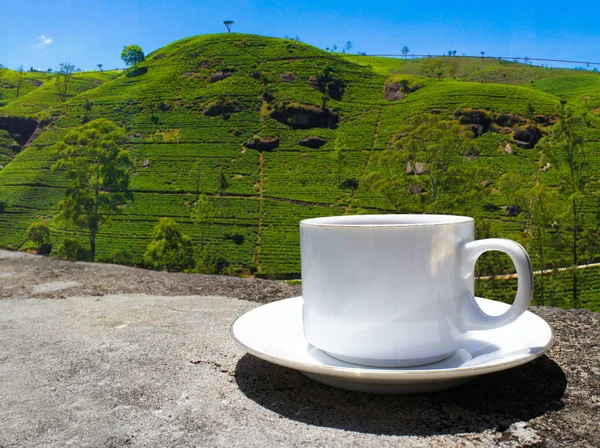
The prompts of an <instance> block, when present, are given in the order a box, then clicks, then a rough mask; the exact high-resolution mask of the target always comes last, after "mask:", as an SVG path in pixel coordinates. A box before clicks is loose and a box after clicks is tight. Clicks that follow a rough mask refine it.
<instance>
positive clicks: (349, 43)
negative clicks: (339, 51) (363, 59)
mask: <svg viewBox="0 0 600 448" xmlns="http://www.w3.org/2000/svg"><path fill="white" fill-rule="evenodd" d="M350 50H352V42H350V41H347V42H346V46H345V47H344V53H350Z"/></svg>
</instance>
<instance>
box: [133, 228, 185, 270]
mask: <svg viewBox="0 0 600 448" xmlns="http://www.w3.org/2000/svg"><path fill="white" fill-rule="evenodd" d="M144 262H145V263H146V264H147V265H148V266H152V267H153V268H154V269H159V270H166V271H183V270H189V269H192V268H193V267H194V247H193V243H192V239H191V238H190V237H189V236H187V235H185V234H183V233H181V230H180V229H179V225H178V224H177V223H176V222H175V221H174V220H172V219H171V218H160V220H159V221H158V224H157V225H156V227H155V228H154V231H153V232H152V241H151V243H150V244H149V245H148V248H147V250H146V253H144Z"/></svg>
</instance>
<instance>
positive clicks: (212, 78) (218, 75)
mask: <svg viewBox="0 0 600 448" xmlns="http://www.w3.org/2000/svg"><path fill="white" fill-rule="evenodd" d="M230 76H233V73H232V72H228V71H222V72H214V73H211V74H210V75H209V76H208V78H206V82H208V83H213V82H217V81H222V80H224V79H225V78H229V77H230Z"/></svg>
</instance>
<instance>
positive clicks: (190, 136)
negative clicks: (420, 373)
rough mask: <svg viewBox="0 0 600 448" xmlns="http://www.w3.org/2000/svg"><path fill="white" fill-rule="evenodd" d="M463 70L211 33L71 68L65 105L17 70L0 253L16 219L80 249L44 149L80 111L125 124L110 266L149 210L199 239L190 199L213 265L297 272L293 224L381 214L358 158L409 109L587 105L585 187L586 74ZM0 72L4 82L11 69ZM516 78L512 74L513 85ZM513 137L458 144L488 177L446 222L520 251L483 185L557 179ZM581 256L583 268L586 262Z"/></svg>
mask: <svg viewBox="0 0 600 448" xmlns="http://www.w3.org/2000/svg"><path fill="white" fill-rule="evenodd" d="M445 59H447V58H445ZM472 65H473V64H471V65H468V64H467V65H465V66H464V67H462V68H461V69H460V70H459V71H457V76H456V78H457V79H448V78H447V77H441V78H442V79H437V77H434V78H425V77H422V76H421V75H422V73H420V71H419V69H418V62H417V61H411V60H407V61H404V60H393V59H386V58H370V59H369V57H363V56H350V55H337V54H332V53H327V52H324V51H321V50H319V49H317V48H314V47H311V46H308V45H305V44H302V43H299V42H295V41H291V40H285V39H274V38H266V37H260V36H253V35H240V34H224V35H210V36H198V37H192V38H188V39H184V40H181V41H178V42H175V43H173V44H171V45H169V46H167V47H165V48H162V49H160V50H158V51H156V52H154V53H152V54H150V55H148V57H147V58H146V61H145V62H144V63H142V64H141V65H140V69H139V70H138V72H134V71H133V70H130V71H127V72H103V73H99V72H95V73H83V74H76V75H75V77H74V78H73V82H72V89H71V90H70V92H69V97H68V99H67V101H65V102H61V101H59V99H58V96H57V94H56V86H55V85H54V84H53V83H55V82H56V80H55V78H53V77H52V76H51V75H48V74H31V75H29V74H28V76H30V77H31V80H30V81H28V82H29V83H30V85H28V87H27V89H24V90H22V92H21V93H22V94H21V95H20V98H19V99H18V100H17V99H16V95H15V92H14V85H13V84H14V83H13V81H10V83H4V88H3V89H2V91H3V94H4V95H3V99H2V100H0V101H1V102H0V104H3V105H2V106H0V165H2V166H3V168H1V169H0V201H5V202H6V204H7V205H6V208H5V210H4V212H0V247H9V248H13V249H18V248H22V247H24V245H25V244H26V229H27V227H28V225H29V224H30V223H31V222H33V221H34V220H36V219H40V218H41V219H45V220H47V221H48V222H49V225H50V227H51V231H52V243H53V245H54V247H55V248H56V247H57V246H58V245H59V244H60V243H61V241H62V240H63V239H64V238H65V236H67V235H68V236H74V235H75V236H77V237H78V238H80V240H81V242H82V244H87V243H86V241H85V238H84V237H83V235H76V234H75V229H74V228H73V227H72V226H70V227H69V226H68V225H66V224H65V223H62V222H59V221H58V220H57V219H56V214H57V207H58V201H59V200H60V198H61V196H62V194H63V189H64V187H65V185H66V184H65V181H64V179H63V178H62V177H60V175H59V174H58V173H55V174H53V173H51V171H50V167H51V166H52V164H53V161H54V159H53V155H52V151H51V148H52V146H53V145H54V144H55V143H56V142H57V141H59V140H60V139H61V137H63V136H64V135H65V134H66V132H67V131H68V130H69V129H71V128H73V127H75V126H78V125H80V124H81V123H82V120H83V117H84V115H87V116H88V117H87V118H89V119H92V120H93V119H96V118H109V119H111V120H113V121H114V122H116V123H117V124H118V125H120V126H122V127H123V128H124V129H126V131H127V134H128V142H127V144H126V148H127V149H128V150H129V151H130V153H131V155H132V157H133V159H134V161H135V172H134V174H133V177H132V179H131V188H132V190H133V200H132V201H131V202H129V203H128V204H127V205H126V206H125V208H124V209H123V213H122V214H120V215H117V216H115V217H114V219H113V223H112V225H110V226H105V227H102V228H101V230H100V234H99V237H98V259H99V260H102V261H111V259H112V256H113V253H114V251H115V250H116V249H120V250H121V251H125V252H127V253H128V254H130V255H131V257H132V260H133V263H135V264H142V257H143V253H144V251H145V249H146V247H147V245H148V243H149V242H150V234H151V232H152V229H153V227H154V226H155V224H156V223H157V222H158V219H159V218H160V217H171V218H173V219H175V220H176V221H177V222H178V223H179V224H180V226H181V227H182V229H183V231H184V232H185V233H186V234H188V235H190V236H191V237H192V238H193V240H194V241H195V242H196V243H199V241H200V235H201V229H200V227H199V225H197V224H194V223H193V221H192V219H191V216H190V214H191V208H192V205H193V203H194V201H195V200H196V196H197V194H198V192H200V191H201V192H204V193H206V194H207V195H208V196H209V197H210V198H211V200H212V201H213V205H214V210H215V216H214V217H213V218H211V219H210V222H209V223H208V224H207V225H206V226H205V228H204V233H205V239H206V240H208V241H209V249H210V251H211V252H212V253H213V254H214V255H215V256H216V257H218V258H220V259H221V260H222V261H223V263H224V264H225V265H229V268H228V269H227V271H226V272H229V273H232V272H237V273H248V272H254V273H255V274H256V275H262V276H267V277H279V278H298V277H299V274H300V260H299V244H298V242H299V234H298V223H299V221H300V220H301V219H303V218H309V217H314V216H326V215H336V214H344V213H348V214H349V213H374V212H377V213H386V212H391V211H392V208H391V206H390V205H389V204H388V203H386V202H385V201H384V199H383V198H382V197H380V196H378V195H376V194H375V193H373V192H372V191H369V190H367V189H366V188H365V186H364V185H363V183H362V181H361V180H362V177H363V175H364V174H366V173H369V172H370V171H371V170H373V169H375V167H374V165H373V164H372V158H373V155H374V154H377V153H378V152H379V151H382V150H384V149H386V148H388V147H389V143H390V141H391V140H392V139H393V138H394V137H395V136H396V135H397V133H398V130H399V129H400V128H401V127H402V126H403V125H404V124H405V123H406V122H407V120H408V119H409V118H410V117H412V116H414V115H416V114H420V113H432V112H433V113H436V114H438V115H440V116H442V117H443V118H444V119H448V120H450V119H454V117H455V113H456V112H457V111H458V110H459V109H475V110H482V111H486V113H487V114H488V115H489V116H490V117H496V118H497V117H501V116H502V114H512V115H514V116H518V117H524V116H526V115H527V113H528V109H529V107H530V106H529V105H531V106H532V107H533V108H534V110H535V113H536V114H537V115H538V116H539V117H552V116H554V115H555V114H556V110H557V108H558V105H559V100H560V98H562V97H566V98H568V99H569V100H570V101H572V102H573V104H574V105H576V107H578V108H580V109H581V110H584V108H585V106H589V107H587V110H588V111H590V112H591V113H590V114H589V116H588V121H589V125H588V127H587V128H586V130H585V132H586V142H587V143H586V144H587V145H588V147H589V149H590V154H591V157H590V165H591V169H590V174H591V175H592V176H593V179H594V185H597V181H598V174H597V173H599V172H600V158H599V154H600V118H597V117H596V116H595V113H596V111H595V110H594V107H591V106H590V104H591V103H588V104H584V102H582V101H580V100H581V97H582V95H583V96H589V97H590V98H593V95H595V94H596V93H598V92H600V86H599V87H598V88H597V89H596V84H594V83H595V82H596V79H600V77H596V78H595V77H594V76H596V75H594V74H585V75H581V76H589V79H590V80H594V81H588V80H587V78H586V80H585V81H582V83H583V84H580V85H579V84H577V83H575V84H573V88H572V89H570V88H569V86H570V85H571V84H569V83H568V82H566V81H565V82H562V83H561V81H560V80H561V79H563V78H564V76H567V75H569V76H580V75H579V74H578V73H574V72H572V71H563V72H567V73H566V74H564V73H563V75H564V76H563V77H562V78H561V77H560V76H555V75H556V73H558V72H553V71H552V70H549V69H541V68H532V67H529V66H523V65H522V64H514V63H506V64H504V63H500V62H497V61H493V62H490V63H489V65H488V66H487V67H486V68H485V70H487V73H488V78H486V81H484V82H480V81H481V80H479V79H477V76H478V74H479V73H480V72H481V70H479V71H478V70H477V69H476V68H473V67H472ZM507 70H510V71H511V73H513V75H510V76H509V75H507V76H506V77H503V76H502V74H501V72H502V71H507ZM544 70H546V71H544ZM523 71H526V72H525V73H530V72H532V73H535V76H533V78H531V77H529V78H527V79H525V78H524V77H523V76H522V75H521V74H519V73H522V72H523ZM8 73H9V75H10V79H11V80H12V79H13V78H14V75H15V74H14V72H10V71H8ZM561 73H562V72H561ZM492 74H493V75H492ZM408 78H410V80H411V82H412V83H413V84H415V85H418V86H419V88H418V89H415V90H414V91H412V92H410V93H408V94H406V95H404V96H403V97H402V98H396V99H394V98H390V97H389V96H388V95H387V93H386V92H387V90H388V88H386V85H388V86H389V85H395V84H396V83H398V82H401V81H402V80H403V79H408ZM517 78H519V79H520V80H521V81H523V79H525V81H524V82H516V80H517ZM530 78H531V79H530ZM468 79H470V80H471V81H476V82H469V81H467V80H468ZM489 79H498V80H500V81H502V80H504V81H505V83H503V84H499V83H489V82H487V81H489ZM532 79H533V80H534V82H533V85H532V84H531V82H530V81H531V80H532ZM578 79H579V78H578ZM514 84H523V85H521V86H519V85H514ZM532 87H533V88H532ZM569 89H570V90H569ZM595 89H596V90H595ZM386 96H388V97H387V98H386ZM86 104H91V110H90V111H87V112H86V111H85V109H84V106H85V105H86ZM40 118H43V119H44V120H45V121H47V124H45V125H44V123H43V122H42V121H41V120H40ZM496 118H495V119H496ZM497 119H498V120H499V119H500V118H497ZM3 120H4V121H3ZM511 126H512V127H511ZM541 128H542V129H546V125H544V124H542V125H541ZM32 129H35V135H32V136H29V137H34V138H32V139H30V138H26V137H27V135H26V134H27V133H28V132H31V130H32ZM515 129H516V125H515V124H509V125H508V127H507V126H504V127H502V126H499V125H498V126H497V125H496V124H494V125H493V129H490V130H489V132H484V133H483V134H482V135H481V136H480V137H477V138H476V139H475V140H474V141H475V143H476V145H477V147H478V148H479V154H478V156H477V157H476V158H475V159H474V160H473V161H472V162H471V163H473V164H475V165H476V166H479V167H488V168H490V170H489V173H490V174H489V176H488V178H487V179H485V181H486V182H487V183H489V184H490V185H491V186H492V189H491V191H492V193H491V195H489V196H488V197H486V198H485V199H484V200H482V201H480V202H477V203H469V202H467V201H460V200H459V201H458V205H457V207H456V209H455V210H453V213H456V214H460V213H465V214H470V215H473V216H475V217H476V218H477V220H478V222H479V227H478V232H479V234H480V236H487V235H488V234H486V233H485V232H484V231H483V229H484V228H492V229H493V231H492V233H491V234H490V236H505V237H510V238H514V239H517V240H520V241H522V242H524V243H525V242H526V241H525V238H524V230H525V227H526V225H527V218H526V216H525V214H524V213H520V214H518V215H516V216H510V215H509V214H508V213H507V212H505V211H504V210H503V209H502V208H501V207H503V206H507V205H511V204H510V202H509V200H508V199H507V196H506V193H505V192H504V191H501V190H500V189H498V187H497V183H498V179H499V178H500V177H501V176H502V175H503V174H505V173H517V174H520V175H521V176H522V179H523V183H524V184H527V185H530V186H531V185H533V184H534V183H536V182H542V183H544V184H545V185H549V186H557V185H558V183H559V181H560V179H559V178H557V175H556V172H555V170H553V169H552V168H550V169H548V170H546V171H541V170H540V168H541V165H540V161H541V160H544V158H543V154H542V155H541V154H540V153H539V151H538V150H537V149H536V148H534V149H526V148H520V147H518V146H517V145H516V144H515V142H514V141H513V139H512V132H514V130H515ZM501 130H503V132H504V133H503V132H501ZM309 137H313V140H311V141H313V142H314V141H316V140H315V139H314V137H319V140H318V141H319V143H318V144H316V145H315V144H309V145H308V146H307V144H306V139H307V138H309ZM309 140H310V139H309ZM257 142H258V143H257ZM507 144H508V145H509V146H511V147H512V150H511V151H510V152H508V151H506V147H507ZM336 148H342V149H343V153H344V156H345V157H344V161H343V162H339V163H338V162H336V161H335V159H334V158H333V154H334V150H335V149H336ZM457 163H461V161H460V160H457ZM221 171H223V173H224V174H225V176H226V179H227V183H228V185H227V188H225V190H223V188H221V187H220V186H219V177H220V173H221ZM594 188H595V190H594V191H596V190H597V187H594ZM563 199H564V198H563ZM586 204H587V205H586V209H585V213H586V214H587V215H588V216H589V219H588V221H587V223H588V224H587V225H588V227H589V228H590V229H591V228H592V227H593V226H597V225H598V222H597V218H595V213H596V211H597V203H596V202H595V197H594V196H592V195H591V194H590V197H589V198H588V199H587V202H586ZM486 224H489V225H488V226H487V227H486ZM550 250H553V249H550ZM554 255H555V256H553V257H550V256H549V257H548V260H552V263H553V266H546V267H547V268H548V267H561V266H565V265H566V264H565V263H568V260H565V257H564V256H562V255H561V254H554ZM590 257H591V259H594V260H595V259H598V258H600V254H599V253H594V254H591V255H590ZM489 260H495V259H492V258H489ZM502 260H503V259H502V258H499V259H498V261H497V263H496V265H497V266H496V268H497V269H496V270H497V271H498V273H508V272H510V271H511V267H510V266H509V263H507V262H506V260H504V261H502ZM533 261H534V264H535V263H538V261H537V259H535V258H534V259H533ZM483 262H485V260H483ZM490 262H492V261H490ZM561 263H562V264H561ZM488 264H489V263H488ZM536 268H539V266H536ZM585 275H586V276H588V277H589V280H586V282H584V283H583V284H585V285H587V286H585V288H586V289H585V291H582V296H581V305H582V306H585V307H588V308H590V309H598V307H600V294H596V292H594V291H596V289H594V288H596V286H594V285H595V283H594V280H593V279H594V278H595V277H594V275H592V271H590V273H586V274H585ZM586 278H587V277H586ZM553 281H554V283H555V286H554V287H555V290H556V291H559V292H561V293H560V294H559V293H558V292H557V293H556V294H558V295H560V296H561V297H562V299H561V300H559V299H558V298H556V299H554V300H555V303H556V305H558V306H570V305H571V303H570V302H569V301H568V299H564V297H566V296H567V295H568V294H565V293H563V292H567V293H568V291H569V288H570V286H569V278H568V276H567V275H563V274H562V272H561V274H560V275H558V276H556V278H555V279H553ZM478 288H480V291H482V293H484V294H485V295H486V297H492V298H500V299H502V300H510V296H511V294H510V293H509V292H510V291H511V289H512V284H511V282H510V281H508V280H496V281H493V280H488V281H486V282H485V283H483V282H482V283H481V285H480V286H478ZM561 288H562V289H561ZM558 295H555V297H558ZM545 301H546V302H548V300H545Z"/></svg>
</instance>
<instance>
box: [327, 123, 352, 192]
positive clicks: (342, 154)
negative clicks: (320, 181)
mask: <svg viewBox="0 0 600 448" xmlns="http://www.w3.org/2000/svg"><path fill="white" fill-rule="evenodd" d="M348 149H349V145H348V140H347V139H346V137H345V136H343V135H342V134H340V133H338V136H337V138H336V139H335V143H334V146H333V151H332V152H331V155H330V156H331V160H332V161H333V163H335V165H336V166H337V172H338V173H337V174H338V184H341V183H342V170H343V168H344V165H346V163H347V162H348V154H347V151H348Z"/></svg>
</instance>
